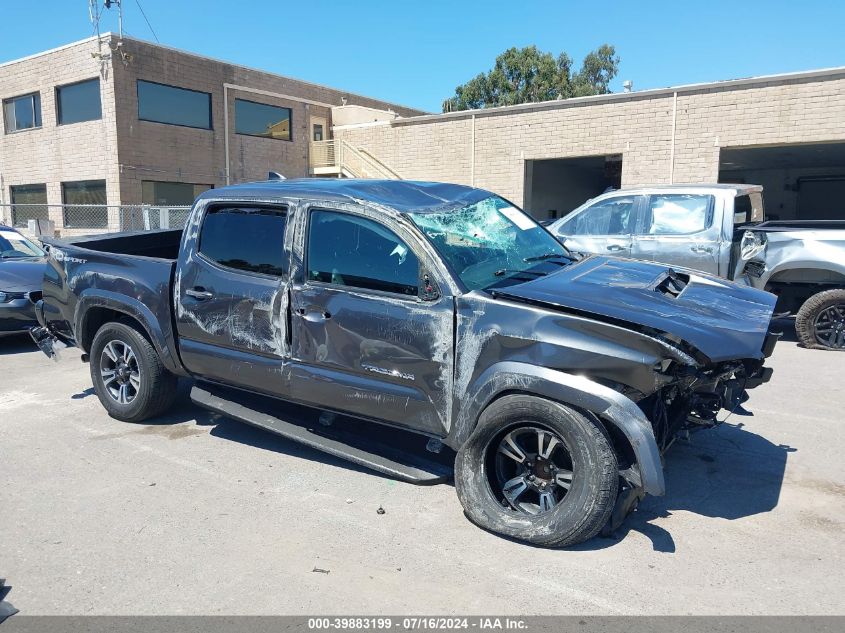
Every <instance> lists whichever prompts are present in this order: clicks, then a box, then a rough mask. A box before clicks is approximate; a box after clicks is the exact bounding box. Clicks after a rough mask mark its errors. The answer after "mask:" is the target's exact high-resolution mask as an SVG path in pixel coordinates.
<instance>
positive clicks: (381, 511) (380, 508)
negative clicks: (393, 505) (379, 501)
mask: <svg viewBox="0 0 845 633" xmlns="http://www.w3.org/2000/svg"><path fill="white" fill-rule="evenodd" d="M385 512H386V510H385V509H384V508H382V507H381V506H379V507H378V510H376V514H384V513H385Z"/></svg>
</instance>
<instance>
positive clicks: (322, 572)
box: [311, 567, 331, 574]
mask: <svg viewBox="0 0 845 633" xmlns="http://www.w3.org/2000/svg"><path fill="white" fill-rule="evenodd" d="M311 571H313V572H315V573H318V574H328V573H329V572H330V571H331V570H330V569H323V568H321V567H315V568H314V569H312V570H311Z"/></svg>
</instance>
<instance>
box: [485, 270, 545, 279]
mask: <svg viewBox="0 0 845 633" xmlns="http://www.w3.org/2000/svg"><path fill="white" fill-rule="evenodd" d="M505 273H516V274H518V275H534V276H536V277H542V276H543V275H548V274H549V273H544V272H540V271H539V270H515V269H512V268H500V269H499V270H497V271H496V272H494V273H493V276H494V277H501V276H502V275H504V274H505Z"/></svg>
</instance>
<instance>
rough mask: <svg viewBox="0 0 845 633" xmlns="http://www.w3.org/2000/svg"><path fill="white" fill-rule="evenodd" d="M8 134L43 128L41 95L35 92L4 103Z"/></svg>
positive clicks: (4, 116)
mask: <svg viewBox="0 0 845 633" xmlns="http://www.w3.org/2000/svg"><path fill="white" fill-rule="evenodd" d="M3 118H4V119H5V121H6V134H9V133H10V132H18V131H20V130H30V129H32V128H36V127H41V95H40V94H39V93H37V92H34V93H32V94H29V95H23V96H22V97H15V98H14V99H6V100H5V101H3Z"/></svg>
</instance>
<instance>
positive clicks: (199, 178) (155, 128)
mask: <svg viewBox="0 0 845 633" xmlns="http://www.w3.org/2000/svg"><path fill="white" fill-rule="evenodd" d="M123 48H124V50H125V51H126V52H127V53H128V54H130V55H131V62H130V63H129V64H128V65H125V66H124V65H123V64H120V63H118V62H115V67H114V74H115V86H116V88H115V90H116V105H117V126H118V132H117V136H118V139H119V162H120V163H121V165H122V176H121V199H122V200H123V202H124V203H139V202H141V182H142V181H143V180H164V181H179V182H192V183H196V184H206V185H213V186H215V187H220V186H223V185H225V184H226V157H225V139H226V135H225V133H224V131H225V129H226V125H225V123H224V84H228V85H232V86H242V87H244V88H246V89H237V88H230V89H227V90H226V91H225V92H226V94H227V98H228V115H229V117H228V118H229V120H228V130H229V132H228V138H229V178H230V182H231V183H238V182H248V181H252V180H263V179H266V178H267V173H268V171H270V170H273V171H279V172H281V173H282V174H283V175H284V176H285V177H287V178H294V177H304V176H308V174H309V170H308V150H309V140H310V117H312V116H317V117H323V118H325V119H326V121H327V122H328V123H329V124H330V122H331V110H330V106H332V105H340V104H341V103H342V99H344V98H345V99H346V101H347V103H350V104H352V103H354V104H359V105H365V106H369V107H374V108H380V109H388V108H391V109H393V110H394V111H396V112H398V113H400V114H404V115H406V116H407V115H414V114H419V113H420V111H418V110H412V109H409V108H404V107H402V106H397V105H394V104H389V103H387V102H384V101H379V100H376V99H371V98H368V97H362V96H359V95H354V94H352V93H347V92H344V91H341V90H336V89H333V88H328V87H326V86H320V85H316V84H312V83H308V82H304V81H299V80H295V79H290V78H287V77H281V76H278V75H272V74H270V73H265V72H262V71H258V70H253V69H249V68H244V67H242V66H235V65H232V64H227V63H224V62H221V61H216V60H212V59H208V58H205V57H200V56H197V55H192V54H189V53H185V52H182V51H178V50H174V49H169V48H165V47H162V46H156V45H153V44H149V43H146V42H142V41H139V40H133V39H131V38H125V39H124V46H123ZM138 79H142V80H147V81H154V82H157V83H163V84H168V85H172V86H176V87H179V88H187V89H191V90H199V91H202V92H207V93H210V94H211V103H212V128H213V129H212V130H205V129H194V128H187V127H179V126H174V125H168V124H163V123H153V122H149V121H140V120H139V119H138V99H137V88H136V82H137V80H138ZM250 89H251V90H250ZM253 90H260V91H262V92H264V93H273V95H287V96H290V97H293V98H291V99H289V98H284V97H279V96H271V95H269V94H257V93H255V92H253ZM236 98H240V99H246V100H249V101H255V102H258V103H266V104H268V105H275V106H281V107H285V108H290V110H291V132H292V140H291V141H286V140H280V139H270V138H260V137H254V136H245V135H239V134H236V133H235V107H234V106H235V103H234V102H235V99H236Z"/></svg>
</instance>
